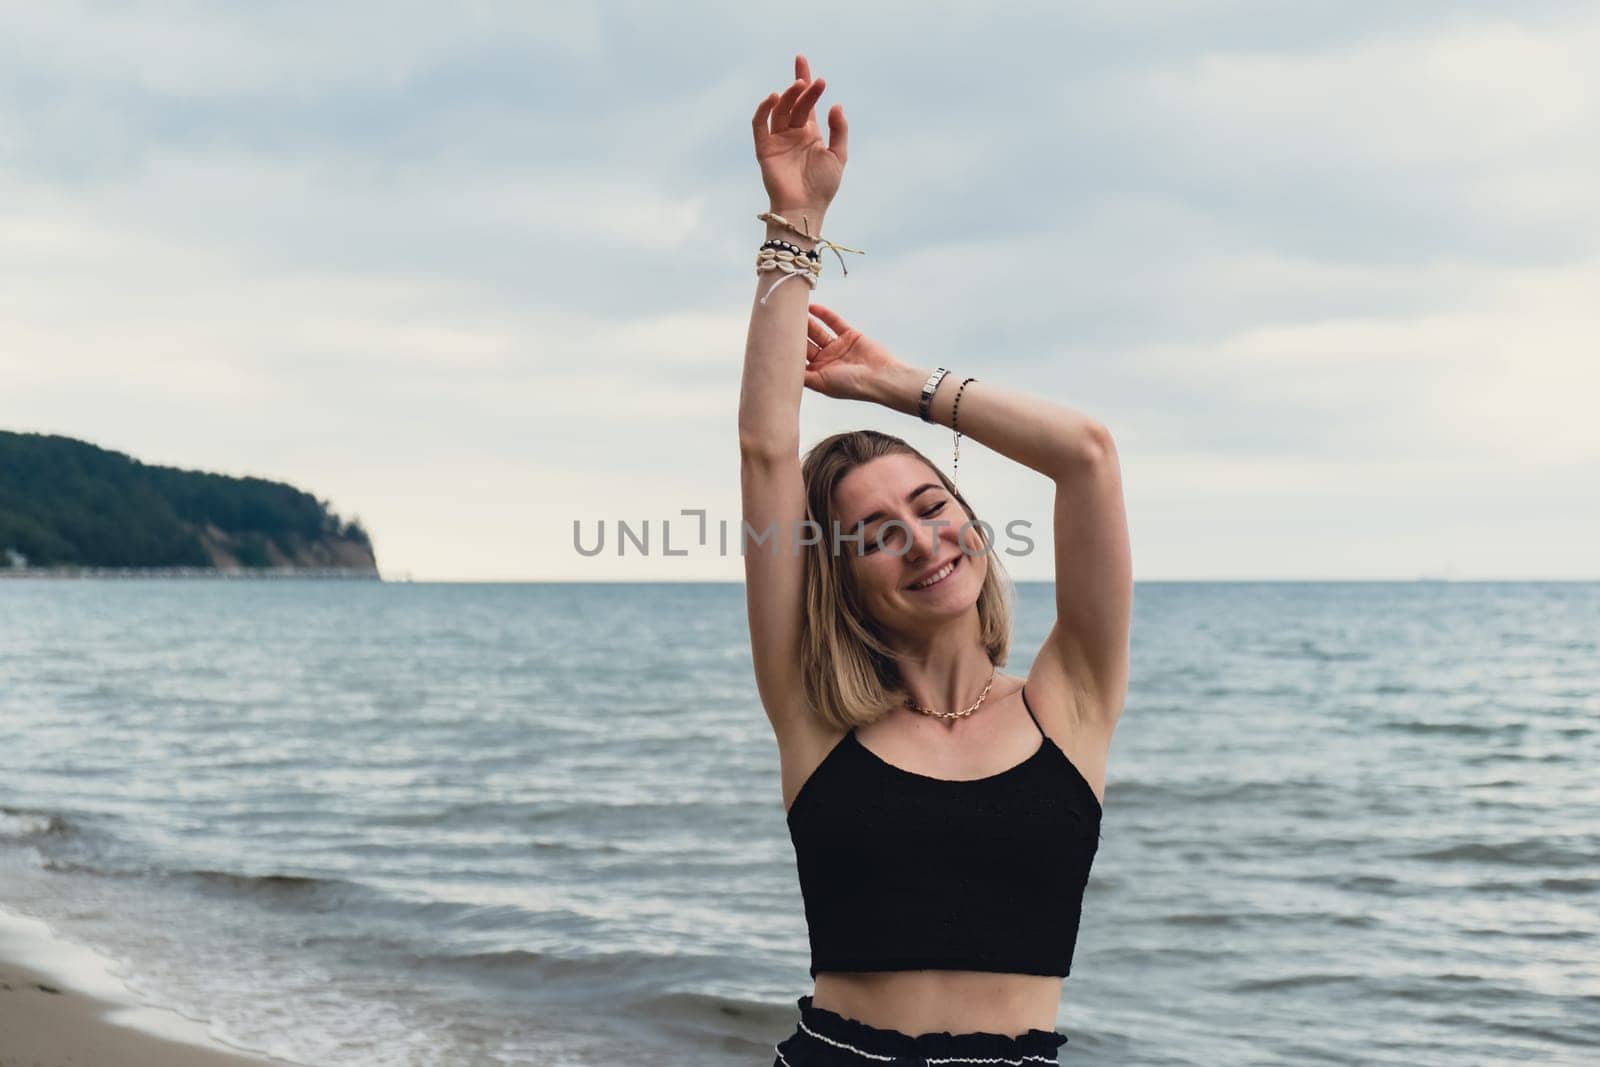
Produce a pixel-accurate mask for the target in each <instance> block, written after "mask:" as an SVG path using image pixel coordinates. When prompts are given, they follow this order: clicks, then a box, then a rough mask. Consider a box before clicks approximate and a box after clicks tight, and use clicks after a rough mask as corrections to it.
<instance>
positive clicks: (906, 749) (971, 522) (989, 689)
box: [739, 56, 1132, 1067]
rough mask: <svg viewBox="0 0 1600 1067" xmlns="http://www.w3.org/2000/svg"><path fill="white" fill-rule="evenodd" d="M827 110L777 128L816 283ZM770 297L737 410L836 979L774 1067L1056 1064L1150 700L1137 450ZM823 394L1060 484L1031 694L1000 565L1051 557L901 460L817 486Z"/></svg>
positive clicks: (800, 111)
mask: <svg viewBox="0 0 1600 1067" xmlns="http://www.w3.org/2000/svg"><path fill="white" fill-rule="evenodd" d="M822 90H823V81H822V79H820V78H817V79H813V78H812V77H811V74H810V70H809V67H808V65H807V63H806V60H805V57H804V56H797V57H796V59H795V81H794V83H793V84H791V85H790V86H789V87H788V88H787V89H785V90H783V91H782V92H781V93H773V94H771V95H769V96H768V97H767V98H766V99H765V100H763V101H762V102H761V105H760V106H759V107H758V108H757V109H756V112H755V116H754V127H755V144H756V158H757V160H758V162H759V163H760V167H761V177H762V181H763V183H764V184H765V186H766V190H767V194H768V197H769V200H770V203H771V208H772V211H773V213H775V214H776V215H778V216H781V217H782V219H783V220H784V222H778V221H776V220H769V221H768V229H767V237H768V239H769V240H777V241H783V242H788V243H789V249H791V250H792V249H795V248H797V249H799V254H800V255H802V256H803V255H804V253H806V252H809V251H813V250H815V249H817V245H818V241H817V239H816V238H817V236H819V235H821V236H825V235H824V234H823V229H822V223H823V219H824V216H825V214H826V211H827V208H828V205H829V203H830V202H831V201H832V199H833V197H834V195H835V194H836V193H837V191H838V188H839V184H840V179H841V177H842V176H843V172H844V165H845V158H846V140H847V129H846V124H845V119H844V111H843V108H841V107H840V106H839V105H837V104H836V105H834V107H833V108H832V110H831V111H830V112H829V114H828V125H829V129H830V133H831V137H830V141H829V143H828V144H827V145H824V144H823V141H822V137H821V134H820V131H819V129H818V127H817V124H816V121H815V119H814V117H813V115H812V106H813V104H814V103H815V102H816V100H817V98H818V97H819V96H820V95H821V93H822ZM784 223H788V224H790V225H785V224H784ZM791 227H792V228H791ZM805 234H810V235H811V236H810V237H807V236H805ZM791 254H794V253H793V252H792V251H791ZM800 262H801V263H803V262H804V259H802V260H800ZM952 268H953V269H957V270H959V269H960V264H959V262H955V263H952ZM757 273H758V281H757V299H756V303H755V306H754V308H753V309H752V312H751V318H750V332H749V337H748V342H747V347H746V350H745V362H744V378H743V383H742V389H741V393H740V399H739V446H740V481H741V488H742V499H743V510H744V522H745V524H746V529H745V530H744V532H743V543H742V546H741V547H742V551H743V553H744V559H745V589H746V597H747V607H748V613H749V623H750V640H751V646H752V653H753V660H754V665H755V673H756V684H757V689H758V691H759V693H760V696H761V701H762V704H763V706H764V707H765V710H766V713H767V717H768V718H769V719H770V720H771V723H772V728H773V730H774V732H775V733H776V735H777V740H778V749H779V753H780V762H781V766H782V793H783V800H784V806H785V808H786V809H787V811H788V824H789V830H790V835H791V837H792V839H793V842H794V848H795V855H796V861H797V869H798V873H799V880H800V887H801V891H802V896H803V898H804V901H805V912H806V922H807V927H808V932H809V937H810V942H811V976H812V977H813V979H814V980H815V984H814V988H813V990H812V992H811V993H810V994H807V995H805V996H802V997H800V998H799V1000H798V1002H797V1003H798V1006H799V1008H800V1021H799V1025H798V1026H797V1027H796V1029H795V1031H794V1032H793V1034H791V1035H790V1036H789V1037H788V1038H787V1039H785V1040H783V1041H782V1042H780V1043H779V1044H778V1045H777V1046H776V1052H777V1058H776V1060H775V1061H774V1063H775V1065H777V1067H819V1065H823V1064H858V1065H863V1064H869V1063H871V1064H879V1065H885V1064H888V1063H890V1062H892V1063H897V1064H898V1063H901V1062H909V1063H919V1064H920V1063H923V1062H924V1061H929V1062H934V1063H937V1062H939V1061H940V1060H941V1059H950V1058H955V1059H960V1058H963V1057H973V1058H975V1059H974V1062H977V1061H988V1062H998V1063H1011V1064H1022V1063H1055V1062H1058V1060H1057V1056H1058V1050H1059V1048H1060V1046H1061V1045H1062V1044H1064V1043H1066V1041H1067V1037H1066V1035H1065V1034H1062V1033H1060V1032H1059V1031H1057V1030H1055V1029H1054V1026H1055V1017H1056V1008H1057V1005H1058V1003H1059V999H1060V995H1061V987H1062V979H1063V978H1064V977H1065V976H1066V975H1067V974H1068V972H1069V970H1070V964H1071V960H1072V951H1073V947H1074V944H1075V942H1076V935H1077V930H1078V920H1079V913H1080V904H1081V900H1082V895H1083V890H1084V887H1085V885H1086V883H1087V881H1088V877H1089V869H1090V866H1091V864H1092V862H1093V859H1094V854H1095V850H1096V847H1097V845H1098V841H1099V828H1100V819H1101V811H1102V802H1103V798H1104V793H1105V786H1104V782H1105V777H1106V758H1107V753H1108V750H1109V748H1110V744H1111V735H1112V731H1113V729H1114V728H1115V726H1116V723H1117V719H1118V716H1119V714H1120V712H1121V709H1122V705H1123V700H1124V696H1125V693H1126V689H1127V678H1128V627H1129V617H1130V614H1131V610H1132V564H1131V561H1130V554H1129V549H1128V532H1127V522H1126V518H1125V514H1124V506H1123V500H1122V485H1121V477H1120V469H1119V465H1118V461H1117V453H1116V449H1115V447H1114V445H1113V443H1112V440H1111V437H1110V434H1109V433H1108V432H1107V430H1106V429H1105V427H1104V426H1102V425H1101V424H1099V423H1098V422H1096V421H1094V420H1093V419H1091V418H1088V417H1086V416H1084V415H1082V414H1080V413H1078V412H1076V411H1073V410H1071V409H1069V408H1067V407H1063V406H1061V405H1058V404H1054V403H1051V402H1049V401H1047V400H1043V399H1040V398H1037V397H1033V396H1029V395H1027V394H1025V393H1022V392H1017V391H1013V390H1009V389H1005V388H1002V387H1000V386H997V385H994V384H991V383H989V382H987V381H978V380H976V379H973V378H972V377H971V376H970V375H963V374H948V375H943V376H941V375H940V374H938V373H935V374H933V375H930V374H929V372H928V370H927V369H925V368H921V367H915V366H908V365H907V364H905V363H902V362H901V361H900V360H898V359H897V358H895V357H894V356H893V355H892V354H891V353H890V352H889V350H888V349H886V348H885V347H884V346H883V345H881V344H879V343H877V342H875V341H873V340H871V339H870V338H868V337H865V336H864V335H862V333H861V332H860V331H859V330H856V329H854V328H852V327H851V326H849V325H848V324H847V323H846V322H845V321H844V320H843V319H842V318H841V317H840V316H839V315H837V314H835V313H834V312H832V311H830V310H829V309H827V308H825V307H822V306H820V305H813V304H810V303H809V293H810V287H809V286H808V284H807V282H806V280H805V279H804V278H802V277H793V276H789V277H786V276H785V273H787V272H784V273H779V272H778V271H775V270H765V271H761V270H758V272H757ZM774 286H776V288H774ZM807 388H809V389H811V390H813V391H815V392H817V393H820V394H822V395H824V396H829V397H833V398H837V399H847V400H861V401H870V402H874V403H878V404H882V405H883V406H885V407H888V408H891V409H893V410H895V411H899V412H902V413H904V414H908V415H910V414H916V415H923V412H924V410H925V412H926V414H925V415H924V416H923V417H925V418H926V419H927V420H928V421H931V422H936V423H939V424H940V425H942V426H949V427H952V428H954V429H956V430H958V431H959V432H960V433H961V434H965V435H966V436H968V437H971V438H972V439H973V440H975V441H978V442H979V443H981V444H983V445H985V446H987V447H988V448H990V449H992V450H993V451H995V452H998V453H999V454H1001V455H1003V456H1006V457H1008V458H1009V459H1012V460H1014V461H1016V462H1018V463H1021V464H1023V465H1025V466H1027V467H1030V468H1032V469H1033V470H1035V471H1038V472H1039V473H1040V474H1042V475H1044V476H1045V477H1047V478H1049V479H1050V481H1051V482H1052V483H1053V485H1054V487H1055V507H1054V529H1053V531H1052V537H1051V538H1050V542H1051V543H1052V544H1053V545H1054V550H1055V575H1056V584H1055V597H1056V621H1055V625H1054V626H1053V627H1052V628H1051V630H1050V634H1049V636H1048V637H1047V638H1046V639H1045V641H1044V644H1043V646H1042V647H1041V648H1040V649H1039V650H1038V652H1037V653H1036V655H1035V656H1034V658H1033V662H1032V666H1031V668H1030V669H1029V671H1028V676H1027V678H1026V679H1023V678H1019V677H1015V676H1011V675H1002V674H999V673H997V668H998V667H1000V666H1003V665H1004V664H1005V662H1006V659H1007V654H1008V649H1009V644H1010V637H1011V634H1010V630H1011V591H1010V585H1009V581H1008V579H1007V578H1006V576H1005V573H1004V571H1003V569H1002V567H1001V564H1000V559H999V557H998V555H997V552H998V551H999V550H1001V549H1002V547H1005V548H1008V549H1010V550H1011V551H1013V552H1016V551H1018V550H1019V546H1020V547H1021V548H1022V549H1024V550H1025V548H1026V545H1027V544H1029V543H1031V539H1024V540H1022V541H1019V542H1016V543H1015V544H1012V543H1010V542H1007V544H1006V545H1005V546H1002V545H1001V544H999V543H997V541H996V540H995V538H994V534H993V531H992V529H991V528H990V527H988V526H985V525H981V524H979V523H977V522H976V518H977V517H976V515H975V513H974V512H973V509H972V508H971V506H970V505H969V504H968V503H967V501H966V499H965V498H964V497H963V496H962V494H961V493H960V492H958V491H957V489H956V487H955V485H954V484H953V483H952V482H951V481H950V480H949V479H947V478H946V477H945V475H944V474H943V473H942V472H941V471H939V469H938V468H937V467H936V466H935V465H934V464H933V463H932V462H930V461H929V460H928V459H927V458H926V457H925V456H923V455H922V454H921V453H920V452H918V451H917V450H916V449H914V448H912V447H911V446H910V445H908V444H906V443H905V442H904V441H903V440H901V439H899V438H897V437H893V436H890V435H888V434H882V433H877V432H874V431H870V430H861V431H856V432H852V433H842V434H835V435H834V436H832V437H829V438H827V439H825V440H823V441H821V442H818V443H817V444H816V445H814V446H813V447H812V448H811V449H809V450H808V451H807V453H806V455H805V457H804V459H802V458H801V457H800V455H799V407H800V397H801V394H802V392H803V390H804V389H807ZM924 398H926V400H925V399H924Z"/></svg>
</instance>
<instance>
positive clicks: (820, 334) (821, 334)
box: [806, 319, 835, 359]
mask: <svg viewBox="0 0 1600 1067" xmlns="http://www.w3.org/2000/svg"><path fill="white" fill-rule="evenodd" d="M806 340H807V341H810V342H811V343H812V344H814V345H816V346H817V350H816V351H815V352H813V351H811V349H809V348H808V349H806V358H808V359H815V358H817V357H818V356H820V355H821V354H822V352H823V350H824V349H826V348H827V347H828V346H829V345H831V344H833V342H834V340H835V338H834V336H833V334H831V333H829V332H828V330H827V327H825V326H823V325H822V323H820V322H817V321H816V320H815V319H807V320H806Z"/></svg>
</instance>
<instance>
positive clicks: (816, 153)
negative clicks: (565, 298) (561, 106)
mask: <svg viewBox="0 0 1600 1067" xmlns="http://www.w3.org/2000/svg"><path fill="white" fill-rule="evenodd" d="M822 89H823V82H822V79H820V78H818V79H815V80H812V78H811V74H810V68H809V67H808V66H807V64H806V59H805V57H804V56H796V57H795V81H794V83H793V84H792V85H790V86H789V87H788V88H787V89H786V90H784V91H783V92H782V93H772V94H770V95H769V96H768V97H767V98H766V99H765V100H763V101H762V102H761V105H760V106H759V107H758V108H757V109H756V113H755V117H754V126H755V145H756V160H757V162H758V163H760V165H761V180H762V183H763V184H764V185H765V186H766V189H767V197H768V201H769V203H770V204H771V210H772V211H773V212H774V213H776V214H778V215H781V216H782V217H783V218H784V219H786V220H788V221H789V222H792V223H794V224H795V225H797V226H804V227H806V228H807V229H808V230H809V232H810V233H811V234H812V235H813V236H812V237H811V238H806V237H804V236H801V235H799V234H796V233H793V232H791V231H790V230H788V229H786V228H784V227H782V226H781V225H779V224H777V223H774V222H771V221H768V223H767V233H766V237H767V239H768V240H772V239H777V240H782V241H787V242H789V243H791V244H794V245H797V246H799V247H800V248H803V249H808V250H809V249H813V248H815V247H816V245H817V240H816V238H817V237H819V236H821V235H822V222H823V216H824V213H825V212H826V211H827V208H828V205H829V204H830V203H831V202H832V200H833V197H834V194H835V193H837V192H838V189H839V181H840V178H841V177H842V175H843V172H844V161H845V135H846V131H845V122H844V109H843V108H842V107H840V106H839V105H837V104H835V105H834V107H833V109H832V110H831V111H830V112H829V115H828V125H829V128H830V130H831V133H832V143H831V144H829V145H826V146H825V145H823V143H822V135H821V133H820V131H819V130H818V129H817V124H816V120H815V118H814V117H813V115H812V106H813V105H814V104H815V103H816V100H817V97H819V96H820V95H821V94H822ZM769 123H770V126H769ZM751 266H752V273H756V274H757V278H756V296H755V298H754V303H753V306H752V307H751V310H750V331H749V335H748V337H747V339H746V342H745V353H744V377H743V379H742V382H741V385H740V389H739V483H740V496H741V500H742V505H743V513H744V527H745V529H742V530H741V532H740V537H739V544H740V550H741V552H742V553H743V555H744V565H745V605H746V609H747V611H748V614H749V623H750V645H751V656H752V660H753V663H754V666H755V675H756V688H757V690H758V691H759V692H760V694H761V702H762V705H763V706H764V708H765V709H766V712H767V717H768V719H769V720H770V721H771V722H772V726H773V729H774V731H775V732H776V733H777V735H778V739H779V743H780V747H789V746H785V745H784V742H785V741H786V740H787V739H789V738H796V737H797V736H798V735H799V734H801V733H803V732H804V731H805V729H806V727H807V726H808V725H810V716H809V715H808V713H807V708H806V702H805V693H804V688H803V686H802V684H801V678H800V637H801V629H800V627H801V620H802V618H803V614H804V604H805V588H804V580H803V579H804V557H802V556H801V555H800V553H799V552H798V551H796V548H795V539H796V536H797V534H798V533H799V532H800V526H801V520H803V519H804V518H805V513H806V502H805V487H804V484H803V483H802V481H801V476H800V455H799V451H800V396H801V393H802V392H803V391H804V380H803V379H804V374H805V366H806V320H807V304H808V300H809V297H810V293H811V289H810V286H809V285H808V284H807V282H806V279H804V278H801V277H795V276H791V275H788V274H785V273H783V272H781V271H760V272H755V270H754V257H753V256H752V257H751Z"/></svg>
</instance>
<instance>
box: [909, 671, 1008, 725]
mask: <svg viewBox="0 0 1600 1067" xmlns="http://www.w3.org/2000/svg"><path fill="white" fill-rule="evenodd" d="M994 676H995V672H994V671H990V672H989V684H988V685H985V686H984V687H983V692H982V694H980V695H979V697H978V701H977V703H975V704H973V705H972V707H970V708H968V709H967V710H965V711H950V712H944V711H934V710H933V709H932V708H925V707H923V706H922V705H921V704H918V703H917V702H916V701H914V700H912V699H911V698H910V697H906V707H908V708H910V709H911V710H912V711H919V712H921V713H922V714H924V715H932V716H933V717H934V718H936V719H960V718H964V717H965V716H968V715H971V714H972V713H973V712H975V711H977V710H978V709H979V708H981V707H983V702H984V700H985V699H986V698H987V697H988V696H989V686H992V685H994Z"/></svg>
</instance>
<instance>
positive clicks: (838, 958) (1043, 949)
mask: <svg viewBox="0 0 1600 1067" xmlns="http://www.w3.org/2000/svg"><path fill="white" fill-rule="evenodd" d="M1022 702H1023V706H1025V707H1027V709H1028V715H1029V717H1031V718H1033V722H1034V725H1035V726H1038V725H1039V720H1038V717H1037V716H1034V714H1033V707H1032V706H1031V705H1029V704H1028V695H1027V693H1026V692H1024V693H1023V694H1022ZM1039 733H1040V734H1041V735H1043V734H1044V730H1043V729H1042V728H1041V729H1040V731H1039ZM1101 814H1102V812H1101V805H1100V801H1099V799H1098V798H1097V797H1096V796H1095V794H1094V790H1093V789H1092V788H1090V786H1089V783H1088V781H1087V780H1086V779H1085V778H1084V777H1083V775H1082V774H1081V773H1080V772H1079V771H1078V768H1077V767H1076V766H1074V765H1073V763H1072V760H1071V759H1069V758H1068V757H1067V754H1066V753H1065V752H1063V751H1062V750H1061V748H1060V747H1059V746H1058V745H1057V744H1056V743H1055V742H1054V741H1052V740H1051V739H1050V738H1049V737H1048V736H1044V738H1043V740H1042V741H1041V742H1040V745H1039V747H1038V749H1036V750H1035V751H1034V754H1033V755H1032V756H1029V757H1028V758H1027V759H1026V760H1024V761H1022V762H1021V763H1019V764H1016V765H1015V766H1013V767H1010V768H1009V769H1007V770H1004V771H1001V772H1000V773H999V774H993V775H990V776H989V777H987V778H975V779H968V780H959V779H947V778H930V777H928V776H926V775H921V774H917V773H916V772H914V771H908V770H905V769H903V768H900V767H896V766H894V765H893V764H891V763H889V762H888V761H886V760H884V759H882V758H881V757H879V756H877V755H876V754H875V753H873V752H872V750H871V749H869V748H867V747H866V746H865V745H863V744H862V743H861V742H860V741H859V740H858V739H857V738H856V735H855V730H854V729H852V730H850V732H849V733H847V734H845V736H844V737H843V738H842V739H841V740H840V741H839V742H838V743H837V744H835V745H834V747H833V749H832V750H831V751H830V752H829V753H828V755H827V756H826V757H824V758H823V760H822V762H821V763H820V764H819V765H818V766H817V769H816V770H815V771H813V772H812V774H811V777H810V778H808V779H806V781H805V784H804V785H802V786H801V787H800V792H799V793H798V794H796V796H795V799H794V803H793V804H792V805H790V807H789V813H788V823H789V837H790V839H791V840H792V841H793V843H794V851H795V860H796V866H797V869H798V871H799V876H800V893H801V896H802V898H803V899H804V901H805V911H806V927H807V930H808V933H809V936H810V940H811V977H813V978H815V977H816V976H817V972H818V971H912V970H958V971H999V972H1004V973H1008V974H1043V975H1054V976H1059V977H1066V975H1067V974H1068V973H1069V972H1070V971H1071V969H1072V950H1073V948H1074V946H1075V945H1076V943H1077V938H1078V918H1079V915H1080V913H1081V909H1082V903H1083V892H1084V888H1085V887H1086V886H1087V885H1088V882H1089V868H1090V866H1091V865H1092V864H1093V862H1094V855H1095V851H1096V849H1097V848H1098V847H1099V844H1100V840H1099V838H1100V817H1101Z"/></svg>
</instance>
